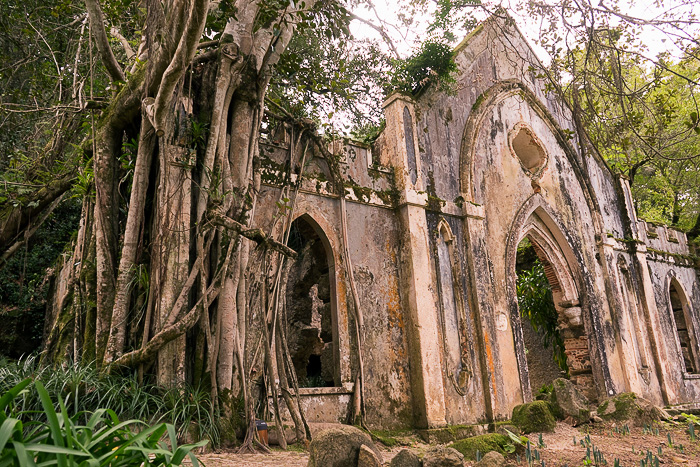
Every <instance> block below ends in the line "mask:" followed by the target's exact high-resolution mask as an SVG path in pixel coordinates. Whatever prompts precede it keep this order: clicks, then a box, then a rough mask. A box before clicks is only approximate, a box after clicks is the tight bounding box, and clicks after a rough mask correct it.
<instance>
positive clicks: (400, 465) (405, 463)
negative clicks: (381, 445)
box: [390, 449, 421, 467]
mask: <svg viewBox="0 0 700 467" xmlns="http://www.w3.org/2000/svg"><path fill="white" fill-rule="evenodd" d="M390 467H421V461H420V459H419V458H418V456H416V455H415V454H414V453H413V452H412V451H409V450H408V449H402V450H401V451H399V453H398V454H396V455H395V456H394V458H393V459H392V460H391V464H390Z"/></svg>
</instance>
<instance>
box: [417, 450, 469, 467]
mask: <svg viewBox="0 0 700 467" xmlns="http://www.w3.org/2000/svg"><path fill="white" fill-rule="evenodd" d="M463 465H464V456H463V455H462V453H461V452H459V451H457V450H456V449H453V448H448V447H444V446H437V447H434V448H431V449H430V450H429V451H428V452H427V453H425V457H423V467H462V466H463Z"/></svg>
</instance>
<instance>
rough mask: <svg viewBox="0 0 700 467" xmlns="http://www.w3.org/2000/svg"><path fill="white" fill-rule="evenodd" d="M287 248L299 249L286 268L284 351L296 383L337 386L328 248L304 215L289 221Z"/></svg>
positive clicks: (330, 267)
mask: <svg viewBox="0 0 700 467" xmlns="http://www.w3.org/2000/svg"><path fill="white" fill-rule="evenodd" d="M289 246H290V247H291V248H292V249H294V250H295V251H296V252H297V253H299V256H298V258H297V259H296V260H295V261H294V262H293V263H291V264H290V266H289V268H288V272H287V274H288V276H287V286H286V309H287V317H286V323H287V335H288V336H289V351H290V354H291V357H292V362H293V364H294V369H295V371H296V373H297V377H298V378H299V385H300V386H302V387H330V386H339V385H340V372H339V368H338V355H337V354H338V352H337V348H338V346H337V341H338V339H337V327H336V319H335V314H334V310H335V296H334V287H332V286H331V283H332V282H333V281H334V279H335V278H334V277H331V275H332V274H333V271H334V269H335V268H333V267H332V265H333V263H332V258H333V255H332V252H331V251H330V248H329V246H328V241H327V239H326V238H325V235H324V234H323V231H322V230H321V228H320V227H318V225H317V224H316V223H315V222H314V221H313V219H312V218H311V217H310V216H308V215H304V216H301V217H299V218H297V219H296V220H295V221H294V222H292V226H291V230H290V235H289Z"/></svg>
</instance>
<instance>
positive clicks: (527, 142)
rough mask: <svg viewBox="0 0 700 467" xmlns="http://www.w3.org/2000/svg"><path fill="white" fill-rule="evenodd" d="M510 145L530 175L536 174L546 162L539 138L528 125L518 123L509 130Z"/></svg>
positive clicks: (545, 155)
mask: <svg viewBox="0 0 700 467" xmlns="http://www.w3.org/2000/svg"><path fill="white" fill-rule="evenodd" d="M510 146H511V149H512V151H513V154H515V156H516V157H517V158H518V159H519V160H520V163H521V164H522V166H523V167H524V168H525V169H526V170H527V171H528V172H530V174H532V175H537V174H538V173H539V171H540V169H542V167H544V165H545V163H546V162H547V153H546V152H545V150H544V148H543V147H542V144H541V143H540V141H539V138H537V136H535V134H534V133H533V132H532V130H530V129H529V128H528V127H526V126H523V125H518V126H516V127H515V129H513V131H512V132H511V138H510Z"/></svg>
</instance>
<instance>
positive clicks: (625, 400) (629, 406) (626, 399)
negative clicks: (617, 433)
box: [597, 392, 671, 426]
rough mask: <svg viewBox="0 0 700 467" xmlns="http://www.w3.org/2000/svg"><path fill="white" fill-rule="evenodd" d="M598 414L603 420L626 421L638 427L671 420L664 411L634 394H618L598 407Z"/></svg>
mask: <svg viewBox="0 0 700 467" xmlns="http://www.w3.org/2000/svg"><path fill="white" fill-rule="evenodd" d="M597 412H598V416H600V417H601V418H602V419H603V420H615V421H618V422H624V421H626V422H629V423H631V424H633V425H636V426H643V425H646V424H650V423H652V422H656V421H661V420H669V419H670V418H671V417H669V415H668V413H667V412H666V411H665V410H664V409H662V408H661V407H657V406H655V405H654V404H653V403H651V402H649V401H648V400H646V399H643V398H641V397H639V396H637V395H636V394H634V393H633V392H625V393H622V394H618V395H616V396H614V397H611V398H610V399H608V400H606V401H603V402H602V403H601V404H600V405H599V406H598V411H597Z"/></svg>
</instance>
